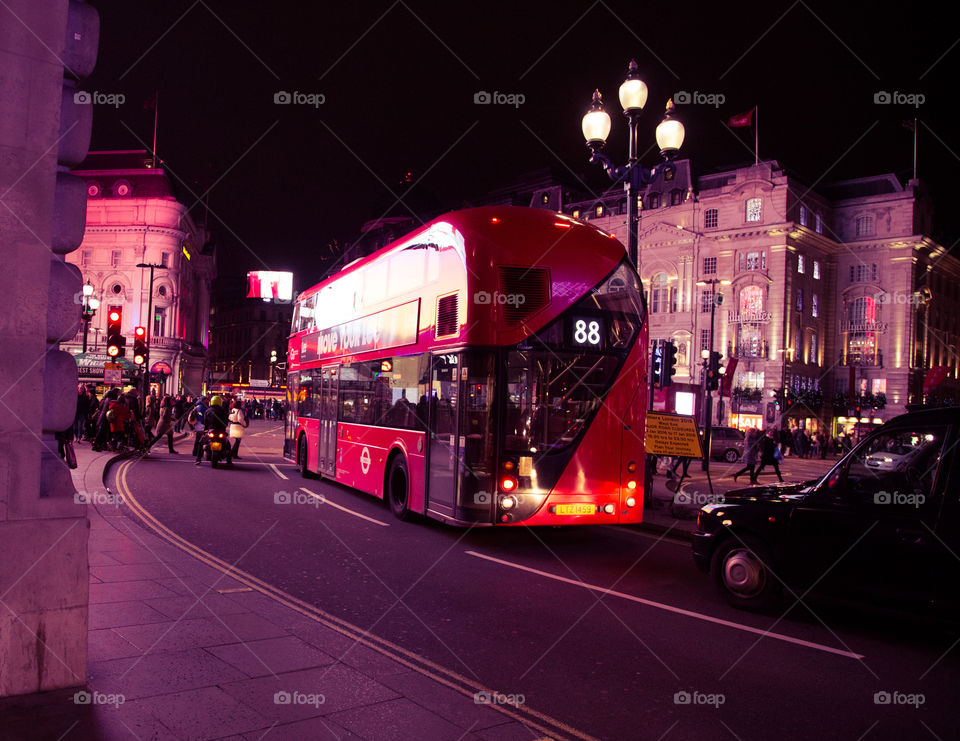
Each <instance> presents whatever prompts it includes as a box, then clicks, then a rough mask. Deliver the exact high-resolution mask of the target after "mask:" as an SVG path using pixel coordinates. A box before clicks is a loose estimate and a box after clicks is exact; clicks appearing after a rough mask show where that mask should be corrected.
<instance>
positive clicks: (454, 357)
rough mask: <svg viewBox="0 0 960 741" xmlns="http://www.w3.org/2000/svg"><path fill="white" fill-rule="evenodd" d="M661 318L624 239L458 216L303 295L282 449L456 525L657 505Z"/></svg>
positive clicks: (500, 210) (559, 220)
mask: <svg viewBox="0 0 960 741" xmlns="http://www.w3.org/2000/svg"><path fill="white" fill-rule="evenodd" d="M646 358H647V328H646V322H645V306H644V300H643V294H642V291H641V287H640V280H639V278H638V276H637V273H636V270H635V269H634V267H633V266H632V265H631V264H630V263H629V261H628V260H627V259H626V255H625V251H624V248H623V245H622V244H621V243H620V242H618V241H617V240H616V239H615V238H613V236H612V235H610V234H606V233H605V232H602V231H600V230H599V229H597V228H595V227H593V226H591V225H589V224H585V223H581V222H579V221H576V220H574V219H570V218H568V217H566V216H563V215H560V214H556V213H553V212H550V211H546V210H541V209H532V208H517V207H488V208H476V209H469V210H465V211H459V212H454V213H450V214H447V215H445V216H442V217H440V218H438V219H436V220H434V221H432V222H430V223H429V224H427V225H425V226H423V227H422V228H420V229H418V230H416V231H414V232H412V233H411V234H410V235H408V236H407V237H404V238H403V239H400V240H398V241H396V242H394V243H392V244H390V245H388V246H386V247H384V248H383V249H381V250H379V251H378V252H376V253H374V254H373V255H370V256H369V257H366V258H363V259H361V260H358V261H356V262H355V263H352V264H351V265H348V266H347V267H346V268H344V269H343V270H342V271H341V272H339V273H337V274H336V275H334V276H332V277H331V278H329V279H327V280H325V281H324V282H322V283H320V284H318V285H316V286H314V287H313V288H310V289H309V290H306V291H304V292H303V293H301V294H300V295H299V296H298V297H297V300H296V303H295V308H294V313H293V328H292V334H291V337H290V346H289V352H288V354H287V363H288V373H287V395H288V396H287V398H288V401H289V411H288V414H287V417H286V419H285V433H284V435H285V439H284V455H285V456H286V457H287V458H289V459H290V460H292V461H295V462H296V463H297V465H298V466H299V468H300V470H301V472H302V473H303V475H304V476H310V475H316V474H319V475H322V476H324V477H327V478H330V479H332V480H334V481H337V482H340V483H342V484H345V485H347V486H350V487H353V488H356V489H359V490H360V491H364V492H367V493H369V494H373V495H374V496H377V497H381V498H385V499H386V500H387V501H388V502H389V504H390V507H391V509H392V510H393V513H394V514H395V515H396V516H397V517H399V518H401V519H406V518H407V517H408V516H409V515H411V514H414V513H416V514H421V515H426V516H427V517H432V518H436V519H439V520H442V521H444V522H447V523H451V524H455V525H478V524H486V525H492V524H496V525H518V524H523V525H571V524H613V523H634V522H639V521H640V520H641V518H642V511H643V492H642V482H643V480H644V478H643V468H644V446H643V431H644V424H645V419H646V412H645V410H646V401H647V392H646V384H645V381H646V378H647V362H646Z"/></svg>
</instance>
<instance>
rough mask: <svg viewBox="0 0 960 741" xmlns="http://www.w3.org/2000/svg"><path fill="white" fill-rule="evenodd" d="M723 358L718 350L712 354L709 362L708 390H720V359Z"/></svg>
mask: <svg viewBox="0 0 960 741" xmlns="http://www.w3.org/2000/svg"><path fill="white" fill-rule="evenodd" d="M721 357H723V356H722V355H721V354H720V353H718V352H717V351H716V350H714V351H712V352H711V353H710V359H709V360H708V361H707V390H708V391H716V390H717V389H718V388H720V358H721Z"/></svg>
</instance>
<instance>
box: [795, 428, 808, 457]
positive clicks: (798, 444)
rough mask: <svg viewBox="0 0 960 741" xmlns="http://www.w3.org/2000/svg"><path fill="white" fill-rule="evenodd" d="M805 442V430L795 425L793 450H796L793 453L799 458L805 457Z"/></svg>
mask: <svg viewBox="0 0 960 741" xmlns="http://www.w3.org/2000/svg"><path fill="white" fill-rule="evenodd" d="M805 442H806V441H805V440H804V437H803V430H802V429H800V428H799V427H794V428H793V451H794V452H793V454H794V455H795V456H797V457H798V458H804V457H805V456H804V453H805V452H806V451H805V450H804V443H805Z"/></svg>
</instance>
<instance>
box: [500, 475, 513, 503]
mask: <svg viewBox="0 0 960 741" xmlns="http://www.w3.org/2000/svg"><path fill="white" fill-rule="evenodd" d="M500 488H501V489H502V490H503V491H513V490H514V489H516V488H517V480H516V479H515V478H514V477H513V476H504V477H503V478H502V479H500ZM508 499H513V497H508Z"/></svg>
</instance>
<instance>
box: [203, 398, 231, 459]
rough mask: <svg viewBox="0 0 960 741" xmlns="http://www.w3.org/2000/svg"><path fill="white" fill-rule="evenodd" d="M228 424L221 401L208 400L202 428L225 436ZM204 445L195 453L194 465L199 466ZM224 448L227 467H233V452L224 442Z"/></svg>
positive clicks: (215, 399) (218, 399)
mask: <svg viewBox="0 0 960 741" xmlns="http://www.w3.org/2000/svg"><path fill="white" fill-rule="evenodd" d="M229 424H230V421H229V419H227V411H226V410H225V409H224V408H223V399H221V398H220V397H219V396H214V397H213V398H212V399H210V408H209V409H207V411H206V413H205V414H204V415H203V427H204V429H205V430H216V431H218V432H222V433H224V434H226V432H227V425H229ZM204 447H205V446H204V445H201V446H200V450H199V451H198V452H197V462H196V465H198V466H199V465H200V461H202V460H203V451H204ZM224 447H225V448H226V454H227V465H228V466H232V465H233V451H232V450H231V449H230V446H229V445H227V444H226V442H224Z"/></svg>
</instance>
